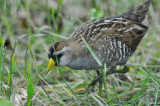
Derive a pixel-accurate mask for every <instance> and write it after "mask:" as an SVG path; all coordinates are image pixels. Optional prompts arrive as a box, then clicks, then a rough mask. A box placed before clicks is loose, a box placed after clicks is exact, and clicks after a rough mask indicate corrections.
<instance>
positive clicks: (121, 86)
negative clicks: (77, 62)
mask: <svg viewBox="0 0 160 106" xmlns="http://www.w3.org/2000/svg"><path fill="white" fill-rule="evenodd" d="M145 1H146V0H0V35H1V36H0V105H4V104H6V105H11V104H13V105H28V106H30V105H38V106H39V105H65V106H66V105H75V106H76V105H102V106H103V105H140V106H141V105H158V104H159V105H160V46H159V41H160V18H159V17H160V12H159V11H160V7H159V4H160V0H153V2H152V5H151V6H150V10H149V13H148V20H149V23H150V24H149V25H150V29H149V31H148V32H147V34H146V36H145V37H144V39H143V40H142V42H141V44H140V46H139V47H138V49H137V51H136V52H135V53H134V55H133V56H132V57H131V58H130V60H129V61H128V63H127V64H128V65H130V66H131V67H132V69H131V71H130V72H128V73H126V74H125V75H122V74H114V75H110V76H108V77H107V80H105V84H104V86H103V89H102V91H101V92H102V93H101V94H102V95H101V96H99V92H98V91H99V88H98V86H96V87H95V91H94V92H92V93H88V92H87V91H86V88H87V85H88V84H89V83H90V82H91V80H93V79H94V78H95V77H96V71H85V70H80V71H79V70H72V69H70V68H68V67H65V66H64V67H57V68H54V69H53V70H52V71H50V72H49V73H47V74H46V69H47V64H48V56H47V53H48V48H49V47H50V46H51V45H52V44H53V42H55V41H58V40H62V39H66V38H67V37H68V36H69V35H70V34H71V33H72V32H73V31H74V30H75V29H76V28H78V26H80V25H81V24H82V23H84V22H86V21H88V20H90V19H95V18H98V17H110V16H115V15H118V14H121V13H122V12H124V11H126V10H128V9H130V8H133V7H136V6H138V5H139V4H142V3H143V2H145ZM117 68H119V67H117ZM105 71H107V68H106V67H105V68H104V69H102V70H101V72H103V73H105ZM103 80H104V76H103Z"/></svg>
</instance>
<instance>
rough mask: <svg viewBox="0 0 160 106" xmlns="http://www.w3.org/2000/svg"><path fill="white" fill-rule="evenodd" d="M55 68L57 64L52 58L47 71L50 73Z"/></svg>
mask: <svg viewBox="0 0 160 106" xmlns="http://www.w3.org/2000/svg"><path fill="white" fill-rule="evenodd" d="M54 66H55V62H54V60H53V59H52V58H50V59H49V63H48V67H47V71H50V70H51V69H53V67H54Z"/></svg>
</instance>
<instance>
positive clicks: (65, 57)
mask: <svg viewBox="0 0 160 106" xmlns="http://www.w3.org/2000/svg"><path fill="white" fill-rule="evenodd" d="M48 58H49V64H48V67H47V71H50V70H51V69H53V68H54V66H58V65H59V66H64V65H67V64H68V63H69V62H70V60H71V47H70V46H69V45H68V44H67V43H66V42H62V41H60V42H56V43H54V45H53V46H51V47H50V49H49V51H48Z"/></svg>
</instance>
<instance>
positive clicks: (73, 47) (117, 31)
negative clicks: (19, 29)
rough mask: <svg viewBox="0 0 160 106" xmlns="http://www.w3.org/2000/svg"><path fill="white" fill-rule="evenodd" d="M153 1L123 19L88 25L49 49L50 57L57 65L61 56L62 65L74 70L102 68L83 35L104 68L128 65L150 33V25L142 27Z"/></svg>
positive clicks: (112, 19) (102, 19)
mask: <svg viewBox="0 0 160 106" xmlns="http://www.w3.org/2000/svg"><path fill="white" fill-rule="evenodd" d="M151 1H152V0H148V1H147V2H145V3H144V4H142V5H140V6H138V7H137V8H134V9H131V10H129V11H126V12H124V13H123V14H122V15H119V16H115V17H110V18H98V19H95V20H91V21H88V22H86V23H84V24H83V25H81V26H80V27H79V28H78V29H77V30H75V31H74V32H73V33H72V34H71V36H70V37H69V39H67V40H63V41H59V42H56V43H55V44H54V45H53V46H52V47H51V48H50V50H49V53H48V56H49V58H52V59H53V60H54V61H55V63H56V65H57V61H56V55H57V59H58V63H59V65H66V66H68V67H70V68H72V69H78V70H81V69H86V70H98V69H99V68H100V67H101V66H99V64H98V63H97V61H96V60H95V59H94V58H93V56H92V55H91V53H90V52H89V50H88V49H87V47H86V45H85V44H84V42H83V40H82V39H81V36H82V37H83V38H84V39H85V40H86V42H87V43H88V44H89V45H90V47H91V48H92V49H93V51H94V52H95V54H96V55H97V57H98V58H99V60H100V61H101V63H102V65H104V64H106V66H107V67H110V68H111V69H113V68H114V67H115V66H117V65H124V64H125V63H126V62H127V60H128V58H129V57H130V56H131V55H132V54H133V53H134V52H135V50H136V48H137V46H138V45H139V43H140V41H141V40H142V38H143V36H144V35H145V33H146V32H147V30H148V26H146V25H144V24H142V21H143V20H144V19H145V15H146V14H147V12H148V8H149V5H150V3H151ZM125 69H126V68H125ZM125 69H124V70H125ZM116 72H118V71H113V70H111V71H109V73H108V75H109V74H112V73H116ZM124 72H126V70H125V71H124Z"/></svg>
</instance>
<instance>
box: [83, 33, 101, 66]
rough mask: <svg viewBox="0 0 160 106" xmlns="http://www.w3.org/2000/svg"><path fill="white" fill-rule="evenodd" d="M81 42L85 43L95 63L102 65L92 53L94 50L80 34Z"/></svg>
mask: <svg viewBox="0 0 160 106" xmlns="http://www.w3.org/2000/svg"><path fill="white" fill-rule="evenodd" d="M81 38H82V40H83V42H84V43H85V45H86V46H87V48H88V50H89V51H90V53H91V54H92V56H93V57H94V59H95V60H96V61H97V63H98V64H99V65H100V66H102V63H101V61H100V60H99V59H98V57H97V55H96V54H95V53H94V51H93V50H92V49H91V47H90V46H89V45H88V43H87V42H86V40H85V39H84V38H83V37H82V36H81Z"/></svg>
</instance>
